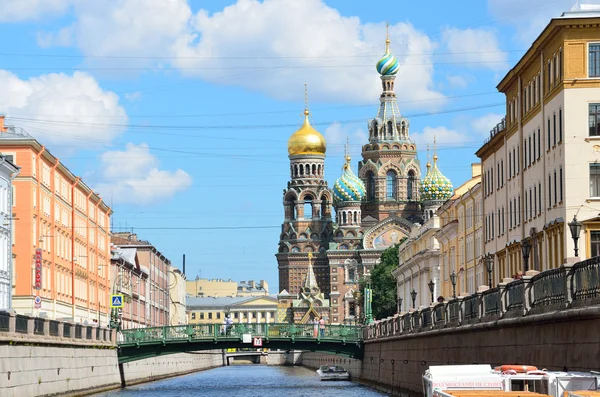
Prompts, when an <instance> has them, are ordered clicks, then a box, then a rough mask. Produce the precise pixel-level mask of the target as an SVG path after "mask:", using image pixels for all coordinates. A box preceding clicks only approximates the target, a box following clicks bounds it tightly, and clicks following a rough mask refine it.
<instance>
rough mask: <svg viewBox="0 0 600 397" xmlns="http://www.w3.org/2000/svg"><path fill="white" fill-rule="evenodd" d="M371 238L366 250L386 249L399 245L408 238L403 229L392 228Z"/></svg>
mask: <svg viewBox="0 0 600 397" xmlns="http://www.w3.org/2000/svg"><path fill="white" fill-rule="evenodd" d="M369 237H370V238H369V240H371V241H367V242H366V243H367V244H365V247H366V248H375V249H385V248H387V247H391V246H393V245H395V244H398V243H399V242H400V241H401V240H402V239H403V238H404V237H406V233H404V231H403V230H402V229H400V228H398V227H394V226H392V227H390V228H388V229H384V230H383V231H381V232H380V233H377V234H374V235H373V236H369Z"/></svg>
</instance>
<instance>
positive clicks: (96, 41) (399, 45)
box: [42, 0, 443, 107]
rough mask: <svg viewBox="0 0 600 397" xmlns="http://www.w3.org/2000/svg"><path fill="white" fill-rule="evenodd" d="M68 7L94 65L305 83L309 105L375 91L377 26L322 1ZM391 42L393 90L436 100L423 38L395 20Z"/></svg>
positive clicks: (293, 92)
mask: <svg viewBox="0 0 600 397" xmlns="http://www.w3.org/2000/svg"><path fill="white" fill-rule="evenodd" d="M74 9H75V15H76V18H75V22H74V24H73V25H72V26H70V27H68V28H69V29H70V31H72V32H73V37H74V38H75V39H74V45H76V46H77V47H79V48H80V49H81V51H82V52H83V54H84V55H88V56H90V55H94V57H93V58H92V57H90V58H88V60H87V62H88V63H94V65H98V64H100V65H107V64H111V65H115V64H117V62H118V65H119V67H136V68H164V67H174V68H177V69H180V71H181V72H182V73H183V74H185V75H187V76H193V77H200V78H202V79H204V80H207V81H211V82H214V83H218V84H226V85H240V86H243V87H246V88H249V89H252V90H255V91H260V92H264V93H267V94H268V95H271V96H273V97H276V98H278V99H288V100H297V99H300V98H302V95H303V89H302V87H303V84H304V83H305V82H306V83H308V85H309V93H310V97H311V98H312V99H316V100H339V101H345V102H363V103H364V101H366V100H373V99H374V98H377V96H378V95H379V92H380V84H379V82H378V76H377V74H376V72H375V63H376V61H377V59H378V58H379V56H381V55H382V54H383V50H384V37H385V26H384V24H383V23H379V24H373V23H361V21H360V20H359V18H358V17H344V16H342V15H340V13H339V12H338V11H337V10H336V9H334V8H331V7H329V6H327V5H326V4H325V3H324V2H323V0H264V1H258V0H238V1H237V3H235V4H233V5H231V6H228V7H225V8H224V9H223V10H222V11H220V12H216V13H214V14H209V13H208V12H207V11H205V10H200V11H198V12H197V13H196V14H193V12H192V11H191V9H190V7H189V5H188V3H187V1H186V0H171V1H168V2H166V1H165V0H112V1H110V2H108V1H102V2H88V1H84V2H81V3H76V4H75V5H74ZM65 35H66V34H65V33H64V32H62V33H61V31H58V32H57V33H55V36H53V34H52V33H45V34H43V35H42V37H43V40H42V42H43V44H45V45H48V44H49V43H52V42H53V40H54V42H55V43H56V44H57V45H59V44H60V45H64V43H65V42H68V40H67V39H66V38H65ZM390 38H391V40H392V51H393V52H395V53H396V56H397V57H398V59H399V61H400V63H401V67H400V71H399V73H398V79H397V82H396V86H397V91H398V92H410V93H411V98H413V99H415V100H422V99H434V98H441V97H443V95H442V94H441V93H439V92H437V91H435V90H434V88H433V72H434V70H433V65H432V64H431V63H432V62H431V56H430V55H423V54H431V53H432V52H433V50H434V47H435V45H434V43H433V42H432V41H431V40H430V39H429V37H427V35H425V34H424V33H422V32H419V31H417V30H416V29H415V28H414V27H413V26H412V25H411V24H409V23H397V24H395V25H391V26H390ZM158 55H160V56H161V57H162V58H160V57H157V56H158ZM410 55H418V57H417V58H416V59H417V60H416V61H415V58H414V57H413V58H412V59H410V58H409V56H410ZM98 56H100V57H102V56H111V57H114V56H128V57H136V58H135V59H132V58H129V59H125V60H124V59H119V60H115V59H107V58H104V59H102V58H98ZM144 57H146V58H144ZM435 103H436V104H437V105H438V106H439V104H440V101H437V102H435ZM421 105H422V106H428V107H430V106H431V104H427V103H426V102H425V103H423V102H421Z"/></svg>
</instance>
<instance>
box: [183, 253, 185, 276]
mask: <svg viewBox="0 0 600 397" xmlns="http://www.w3.org/2000/svg"><path fill="white" fill-rule="evenodd" d="M183 275H184V276H185V254H183Z"/></svg>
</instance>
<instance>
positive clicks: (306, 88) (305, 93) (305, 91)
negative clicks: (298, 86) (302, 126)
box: [304, 83, 309, 116]
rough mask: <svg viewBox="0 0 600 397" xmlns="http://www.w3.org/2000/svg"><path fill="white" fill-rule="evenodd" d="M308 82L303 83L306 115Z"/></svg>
mask: <svg viewBox="0 0 600 397" xmlns="http://www.w3.org/2000/svg"><path fill="white" fill-rule="evenodd" d="M308 114H309V111H308V84H306V83H304V115H305V116H308Z"/></svg>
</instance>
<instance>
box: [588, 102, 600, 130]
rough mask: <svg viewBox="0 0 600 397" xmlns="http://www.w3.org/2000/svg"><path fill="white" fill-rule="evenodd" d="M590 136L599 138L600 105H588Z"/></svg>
mask: <svg viewBox="0 0 600 397" xmlns="http://www.w3.org/2000/svg"><path fill="white" fill-rule="evenodd" d="M589 115H590V116H589V124H590V136H600V103H590V108H589Z"/></svg>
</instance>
